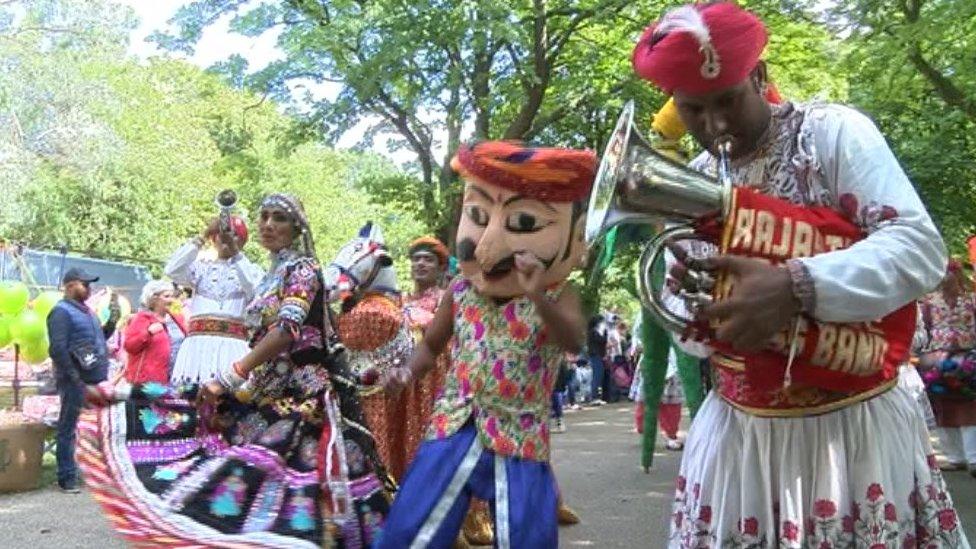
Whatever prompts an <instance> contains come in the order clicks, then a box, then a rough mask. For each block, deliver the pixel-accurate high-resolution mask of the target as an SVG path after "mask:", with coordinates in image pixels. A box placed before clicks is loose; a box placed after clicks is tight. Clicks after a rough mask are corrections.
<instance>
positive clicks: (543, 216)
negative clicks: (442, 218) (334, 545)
mask: <svg viewBox="0 0 976 549" xmlns="http://www.w3.org/2000/svg"><path fill="white" fill-rule="evenodd" d="M452 166H453V167H454V169H455V170H457V171H458V172H460V174H461V175H462V177H463V178H464V181H465V187H464V195H463V215H462V218H461V222H460V225H459V226H458V237H457V238H458V248H457V249H458V260H459V262H460V268H461V276H460V277H458V278H457V279H455V280H454V281H453V282H452V283H451V285H450V287H449V290H448V292H447V293H446V294H445V296H444V298H443V300H442V301H441V304H440V307H439V308H438V310H437V313H436V314H435V316H434V320H433V322H432V323H431V326H430V328H429V329H428V330H427V334H426V336H425V337H424V339H423V341H421V343H420V346H419V347H418V350H417V351H416V352H415V354H414V356H413V357H412V358H411V360H410V363H409V365H408V366H407V368H406V369H402V370H400V371H398V372H394V375H392V376H390V378H389V379H388V380H387V383H388V386H391V387H396V386H398V385H401V384H402V383H404V382H405V381H407V380H408V379H410V378H413V377H417V376H421V375H422V374H423V372H425V371H426V370H428V369H430V368H432V367H434V365H435V360H436V357H437V356H438V355H439V354H440V352H441V350H442V349H443V348H444V347H445V346H446V345H447V343H448V341H449V340H452V339H453V344H452V349H451V371H450V373H449V374H448V376H447V381H446V382H445V386H444V390H443V392H442V393H441V395H440V397H439V398H438V399H437V402H436V404H435V405H434V413H433V416H432V418H431V423H430V427H429V429H428V434H427V440H426V441H425V442H424V443H423V444H422V445H421V446H420V449H419V450H418V452H417V456H416V458H415V459H414V462H413V464H412V465H411V468H410V470H409V471H408V472H407V475H406V478H405V479H404V481H403V484H402V485H401V489H400V492H399V493H398V494H397V499H396V500H395V502H394V504H393V509H392V511H391V515H390V520H389V521H388V522H387V526H386V527H385V528H384V531H383V534H382V539H381V541H380V542H379V543H378V544H376V546H377V547H403V546H406V545H411V544H412V545H413V546H418V547H425V546H426V547H449V546H450V545H451V543H452V542H453V541H454V539H455V536H456V535H457V533H458V531H459V530H460V528H461V523H462V521H463V519H464V515H465V512H466V511H467V508H468V503H469V501H470V499H471V497H472V496H475V497H478V498H480V499H483V500H486V501H488V502H490V503H491V505H492V508H493V511H494V512H493V513H492V514H493V516H494V517H495V536H496V544H497V545H498V546H500V547H556V546H557V526H556V507H557V499H558V498H557V490H556V485H555V481H554V477H553V475H552V469H551V467H550V464H549V421H548V418H549V405H550V400H551V397H552V388H553V384H554V382H555V376H556V373H557V371H558V369H559V360H560V357H561V355H562V353H563V352H564V351H566V350H569V351H574V352H576V351H578V350H579V348H580V345H581V343H582V337H583V329H584V324H583V316H582V313H581V311H580V306H579V298H578V296H577V294H576V293H575V292H574V291H573V290H572V289H570V288H569V287H567V286H566V284H565V280H566V277H567V276H568V275H569V272H570V271H571V270H572V269H573V268H574V267H576V266H577V265H578V264H579V262H580V259H581V257H582V253H583V246H584V244H583V239H582V229H583V221H584V217H585V216H584V212H583V201H584V199H585V197H586V195H587V192H588V190H589V188H590V186H591V185H592V181H593V174H594V170H595V167H596V166H595V159H594V156H593V154H592V153H590V152H588V151H576V150H571V149H544V148H528V147H522V146H520V145H517V144H514V143H506V142H486V143H480V144H476V145H470V146H465V147H462V148H461V150H460V151H459V152H458V155H457V156H456V157H455V158H454V160H453V162H452Z"/></svg>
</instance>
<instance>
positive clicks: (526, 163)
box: [451, 141, 597, 202]
mask: <svg viewBox="0 0 976 549" xmlns="http://www.w3.org/2000/svg"><path fill="white" fill-rule="evenodd" d="M451 167H452V168H454V170H455V171H456V172H458V173H460V174H461V175H462V176H470V177H474V178H476V179H478V180H480V181H483V182H485V183H489V184H492V185H498V186H499V187H503V188H505V189H508V190H510V191H514V192H517V193H519V194H522V195H525V196H528V197H531V198H535V199H537V200H542V201H551V202H575V201H577V200H583V199H584V198H586V197H587V196H588V195H589V193H590V187H591V186H592V185H593V178H594V176H595V175H596V167H597V163H596V155H595V154H594V153H593V151H588V150H579V149H564V148H558V147H528V146H525V145H523V144H522V143H518V142H515V141H484V142H481V143H474V144H470V145H463V146H462V147H461V148H460V149H459V150H458V153H457V155H456V156H455V157H454V159H453V160H452V161H451Z"/></svg>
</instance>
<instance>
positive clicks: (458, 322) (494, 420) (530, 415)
mask: <svg viewBox="0 0 976 549" xmlns="http://www.w3.org/2000/svg"><path fill="white" fill-rule="evenodd" d="M450 291H451V293H452V296H453V298H454V342H453V347H452V350H451V359H452V364H451V371H450V373H449V374H448V375H447V379H446V380H445V382H444V388H443V390H442V391H441V392H440V394H439V395H438V398H437V401H436V403H435V404H434V413H433V415H432V416H431V423H430V427H429V428H428V432H427V438H428V439H442V438H446V437H449V436H451V435H453V434H454V433H456V432H457V431H458V430H459V429H460V428H461V427H463V426H464V425H465V424H466V423H467V422H468V419H469V418H472V419H473V421H474V424H475V427H476V428H477V430H478V437H479V439H480V440H481V443H482V445H484V447H485V448H487V449H489V450H493V451H494V452H496V453H498V454H499V455H502V456H513V457H518V458H522V459H531V460H536V461H548V460H549V424H548V420H549V407H550V401H551V399H552V389H553V384H554V382H555V379H556V371H557V370H558V365H559V356H560V350H559V349H558V348H557V347H556V346H554V345H550V344H547V339H548V336H547V331H546V328H545V327H544V326H543V323H542V319H541V318H539V315H538V313H537V312H536V310H535V305H534V304H533V303H532V302H531V301H530V300H529V299H527V298H525V297H519V298H515V299H512V300H510V301H508V302H506V303H504V304H501V305H499V304H496V303H495V302H494V301H492V300H491V298H487V297H484V296H481V295H479V294H478V293H477V291H475V289H474V286H473V285H472V284H471V282H470V281H468V280H467V279H464V278H458V279H456V280H455V281H454V282H452V283H451V288H450ZM561 291H562V285H560V286H559V287H557V288H555V289H553V290H550V291H549V292H547V293H546V296H547V297H548V298H549V299H555V298H556V297H558V295H559V293H560V292H561Z"/></svg>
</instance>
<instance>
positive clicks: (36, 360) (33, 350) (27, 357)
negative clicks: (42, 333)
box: [20, 339, 48, 364]
mask: <svg viewBox="0 0 976 549" xmlns="http://www.w3.org/2000/svg"><path fill="white" fill-rule="evenodd" d="M47 356H48V344H47V339H39V340H37V341H33V342H31V343H30V344H29V345H26V346H24V347H21V348H20V357H21V358H22V359H24V362H26V363H28V364H40V363H42V362H44V361H45V360H47Z"/></svg>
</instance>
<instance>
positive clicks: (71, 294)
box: [47, 268, 119, 494]
mask: <svg viewBox="0 0 976 549" xmlns="http://www.w3.org/2000/svg"><path fill="white" fill-rule="evenodd" d="M97 281H98V277H97V276H93V275H91V274H89V273H87V272H85V271H84V270H83V269H79V268H71V269H68V271H67V272H66V273H65V274H64V277H63V278H62V279H61V286H62V287H63V288H64V299H62V300H61V301H59V302H58V303H57V305H55V306H54V308H53V309H52V310H51V313H50V314H49V315H48V317H47V333H48V339H49V343H50V354H51V361H52V362H54V375H55V381H56V382H57V387H58V396H59V397H60V400H61V413H60V415H59V416H58V432H57V441H58V448H57V462H58V486H59V487H60V488H61V491H63V492H66V493H70V494H77V493H78V492H79V489H78V467H77V465H76V464H75V429H76V427H77V425H78V416H79V414H80V413H81V406H82V403H83V401H84V385H92V384H96V383H99V382H102V381H105V379H106V378H107V377H108V349H107V348H106V346H105V338H107V337H109V336H110V335H112V332H114V331H115V323H116V322H117V321H118V317H119V310H118V305H117V304H116V303H115V301H114V300H113V302H112V303H113V304H112V307H111V315H110V316H109V319H108V322H106V323H105V326H102V325H101V323H100V322H99V320H98V317H97V316H96V315H95V313H94V311H92V310H91V309H90V308H89V307H88V305H85V301H86V300H87V299H88V298H89V296H91V284H92V283H93V282H97Z"/></svg>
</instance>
